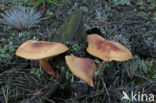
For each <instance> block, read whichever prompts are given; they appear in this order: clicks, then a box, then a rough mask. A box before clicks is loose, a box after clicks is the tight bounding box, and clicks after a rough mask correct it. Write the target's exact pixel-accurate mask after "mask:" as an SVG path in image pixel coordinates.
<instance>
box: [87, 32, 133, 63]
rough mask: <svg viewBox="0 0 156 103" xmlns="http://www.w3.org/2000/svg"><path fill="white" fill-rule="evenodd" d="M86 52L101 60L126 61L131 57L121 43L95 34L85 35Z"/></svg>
mask: <svg viewBox="0 0 156 103" xmlns="http://www.w3.org/2000/svg"><path fill="white" fill-rule="evenodd" d="M87 41H88V47H87V52H88V53H89V54H91V55H93V56H95V57H97V58H100V59H102V60H103V61H112V60H115V61H126V60H129V59H131V58H132V53H131V52H130V51H129V50H128V49H127V48H126V47H124V46H123V45H122V44H120V43H118V42H114V41H110V40H105V39H104V38H103V37H101V36H99V35H97V34H91V35H88V36H87Z"/></svg>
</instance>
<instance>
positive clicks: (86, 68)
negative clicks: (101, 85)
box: [65, 54, 97, 87]
mask: <svg viewBox="0 0 156 103" xmlns="http://www.w3.org/2000/svg"><path fill="white" fill-rule="evenodd" d="M65 60H66V63H67V65H68V67H69V69H70V71H71V72H72V73H73V74H74V75H75V76H76V77H78V78H80V79H81V80H83V81H84V82H87V83H88V84H89V85H90V86H91V87H94V82H93V76H94V73H95V71H96V70H97V66H96V64H95V63H94V61H93V60H91V59H89V58H81V57H77V56H74V55H73V54H71V55H67V56H65Z"/></svg>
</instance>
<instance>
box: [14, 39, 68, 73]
mask: <svg viewBox="0 0 156 103" xmlns="http://www.w3.org/2000/svg"><path fill="white" fill-rule="evenodd" d="M68 49H69V48H68V47H67V46H66V45H64V44H62V43H58V42H45V41H35V40H28V41H26V42H24V43H23V44H22V45H21V46H20V47H19V48H18V49H17V51H16V55H17V56H20V57H22V58H25V59H30V60H39V63H40V65H41V67H42V68H43V69H44V70H45V71H46V72H47V73H48V74H54V70H53V68H52V67H51V66H50V64H48V63H47V62H46V61H45V60H44V59H45V58H49V57H54V56H57V55H59V54H62V53H64V52H66V51H67V50H68Z"/></svg>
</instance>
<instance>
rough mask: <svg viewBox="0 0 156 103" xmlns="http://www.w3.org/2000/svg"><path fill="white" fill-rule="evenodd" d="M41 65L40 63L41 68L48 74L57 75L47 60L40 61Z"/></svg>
mask: <svg viewBox="0 0 156 103" xmlns="http://www.w3.org/2000/svg"><path fill="white" fill-rule="evenodd" d="M39 63H40V65H41V67H42V69H43V70H44V71H46V72H47V73H48V74H50V75H51V74H55V71H54V69H53V68H52V67H51V65H50V64H49V63H47V62H46V61H45V59H40V60H39Z"/></svg>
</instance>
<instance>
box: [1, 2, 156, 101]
mask: <svg viewBox="0 0 156 103" xmlns="http://www.w3.org/2000/svg"><path fill="white" fill-rule="evenodd" d="M44 1H46V2H44ZM18 6H25V7H34V8H36V9H37V10H38V11H40V12H41V20H40V21H39V22H38V24H37V27H32V28H24V29H23V28H19V27H17V25H14V26H12V25H11V26H8V25H7V24H4V22H3V21H4V18H3V17H2V15H1V16H0V102H1V103H138V100H137V101H135V100H130V101H129V100H126V99H125V100H122V97H123V91H124V92H125V93H127V95H128V96H129V97H130V98H132V95H131V93H132V92H134V93H136V94H137V96H136V97H137V99H138V98H139V96H141V94H147V98H144V102H148V103H154V101H150V100H152V97H151V98H150V94H153V95H155V96H156V1H155V0H82V1H81V0H22V1H20V0H14V1H13V0H1V1H0V14H4V13H5V11H11V10H14V9H15V8H16V7H18ZM76 10H79V11H80V14H79V13H77V12H75V11H76ZM74 13H75V14H74ZM71 15H75V17H76V19H74V20H72V18H70V17H71ZM16 19H17V20H21V18H16ZM69 21H72V23H73V25H74V26H73V25H72V26H71V25H69ZM23 22H24V21H23ZM32 22H33V21H32ZM75 25H76V26H75ZM92 33H96V34H99V35H101V36H103V37H104V38H105V39H106V40H113V41H116V42H120V43H121V44H123V45H124V46H126V47H127V48H128V49H129V50H130V51H131V52H132V54H133V57H132V59H130V60H128V61H125V62H117V61H112V62H103V61H102V60H99V59H98V58H95V57H93V56H91V55H89V54H88V53H87V52H86V47H87V43H86V41H85V40H83V41H84V42H83V41H81V42H80V41H79V40H78V39H79V38H74V39H73V38H70V39H68V38H67V39H66V40H65V41H60V42H63V43H66V44H67V45H68V46H69V48H70V50H69V51H68V52H66V53H64V54H62V55H59V56H56V57H54V58H51V59H48V62H49V63H50V64H51V65H52V67H53V68H54V69H55V70H56V71H58V72H59V74H61V77H57V76H55V75H48V74H47V73H46V72H45V71H43V70H42V69H41V67H40V66H39V63H38V61H31V60H25V59H23V58H20V57H18V56H16V55H15V52H16V50H17V48H18V47H19V46H20V45H21V44H22V43H23V42H25V41H26V40H30V39H33V40H42V41H55V40H56V41H59V39H58V38H61V36H60V37H59V36H58V37H55V36H56V34H60V35H62V34H70V35H76V34H77V35H78V34H80V35H81V34H85V35H87V34H92ZM53 38H56V39H55V40H54V39H53ZM80 38H81V37H80ZM71 53H73V54H74V55H76V56H79V57H87V58H91V59H93V60H95V61H98V63H97V66H98V70H97V72H96V74H95V75H94V84H95V87H94V88H92V87H90V86H89V85H88V84H86V83H84V82H82V81H80V79H79V78H77V77H75V76H74V75H73V74H72V73H71V71H70V70H69V69H68V66H67V65H66V63H65V59H64V56H65V55H69V54H71ZM139 99H140V101H141V97H140V98H139ZM146 99H147V100H146ZM154 100H155V101H156V97H154Z"/></svg>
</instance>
